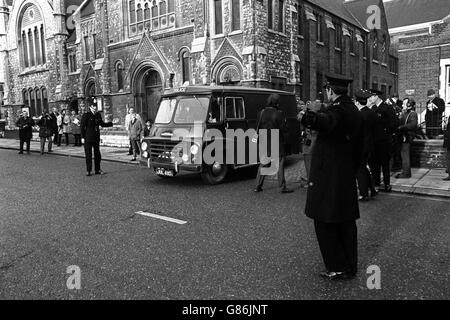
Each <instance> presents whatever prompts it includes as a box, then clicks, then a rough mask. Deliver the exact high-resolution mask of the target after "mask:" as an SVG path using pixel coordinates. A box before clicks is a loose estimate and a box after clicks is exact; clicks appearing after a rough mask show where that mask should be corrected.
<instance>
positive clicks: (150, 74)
mask: <svg viewBox="0 0 450 320" xmlns="http://www.w3.org/2000/svg"><path fill="white" fill-rule="evenodd" d="M135 79H136V83H135V86H134V89H135V93H134V108H135V111H136V112H137V113H139V114H140V115H141V117H142V120H144V121H146V120H147V119H150V120H151V121H152V122H154V121H155V118H156V112H157V111H158V102H159V99H160V97H161V93H162V90H163V86H162V80H161V75H160V73H159V72H158V71H157V70H155V69H153V68H151V67H147V68H145V69H144V70H142V71H141V72H138V74H137V75H136V78H135Z"/></svg>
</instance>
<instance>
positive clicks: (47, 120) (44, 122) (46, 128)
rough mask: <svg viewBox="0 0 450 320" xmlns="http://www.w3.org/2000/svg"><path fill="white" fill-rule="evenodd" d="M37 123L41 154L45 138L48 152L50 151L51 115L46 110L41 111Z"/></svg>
mask: <svg viewBox="0 0 450 320" xmlns="http://www.w3.org/2000/svg"><path fill="white" fill-rule="evenodd" d="M37 124H38V126H39V138H40V140H41V155H43V154H44V149H45V141H46V140H47V139H48V152H51V151H52V135H53V134H52V132H53V123H52V117H51V116H50V114H49V113H48V112H47V111H46V110H45V111H44V112H43V113H42V116H41V118H40V119H39V121H38V123H37Z"/></svg>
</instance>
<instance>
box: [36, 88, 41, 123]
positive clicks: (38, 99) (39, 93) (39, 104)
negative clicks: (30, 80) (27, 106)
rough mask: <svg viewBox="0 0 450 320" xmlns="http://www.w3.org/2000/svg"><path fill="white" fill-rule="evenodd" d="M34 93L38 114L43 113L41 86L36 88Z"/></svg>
mask: <svg viewBox="0 0 450 320" xmlns="http://www.w3.org/2000/svg"><path fill="white" fill-rule="evenodd" d="M34 94H35V95H36V115H37V116H39V115H41V114H42V104H41V103H42V98H41V90H40V89H39V88H35V89H34Z"/></svg>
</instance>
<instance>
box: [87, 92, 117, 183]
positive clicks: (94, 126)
mask: <svg viewBox="0 0 450 320" xmlns="http://www.w3.org/2000/svg"><path fill="white" fill-rule="evenodd" d="M100 126H101V127H112V126H113V124H112V122H108V123H106V122H104V121H103V119H102V116H101V115H100V113H98V112H97V102H96V100H95V99H93V101H90V105H89V111H88V112H86V113H85V114H83V116H82V118H81V125H80V127H81V138H82V139H81V142H82V143H84V153H85V155H86V169H87V170H86V171H87V174H86V175H87V176H91V175H92V174H91V172H92V149H94V162H95V174H104V172H103V171H102V170H101V169H100V161H101V154H100V128H99V127H100Z"/></svg>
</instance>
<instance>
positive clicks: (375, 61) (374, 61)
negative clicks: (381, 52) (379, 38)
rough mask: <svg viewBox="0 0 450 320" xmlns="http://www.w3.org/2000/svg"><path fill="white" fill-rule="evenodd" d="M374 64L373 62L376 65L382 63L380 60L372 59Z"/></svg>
mask: <svg viewBox="0 0 450 320" xmlns="http://www.w3.org/2000/svg"><path fill="white" fill-rule="evenodd" d="M372 62H373V63H376V64H380V62H379V61H378V60H374V59H372Z"/></svg>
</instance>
